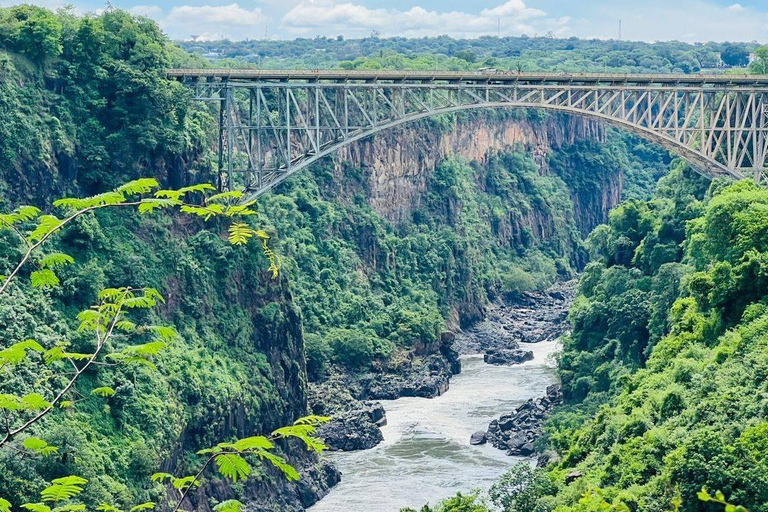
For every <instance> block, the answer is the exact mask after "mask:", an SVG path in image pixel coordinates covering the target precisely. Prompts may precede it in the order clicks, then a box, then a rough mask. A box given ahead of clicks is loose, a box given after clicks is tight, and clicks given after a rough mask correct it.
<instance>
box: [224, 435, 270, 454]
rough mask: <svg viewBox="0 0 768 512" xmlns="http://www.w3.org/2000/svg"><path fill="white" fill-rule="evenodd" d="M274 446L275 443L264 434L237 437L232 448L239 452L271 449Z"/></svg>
mask: <svg viewBox="0 0 768 512" xmlns="http://www.w3.org/2000/svg"><path fill="white" fill-rule="evenodd" d="M274 446H275V445H274V444H273V443H272V441H270V440H269V439H267V438H266V437H264V436H253V437H246V438H244V439H239V440H238V441H237V442H235V444H234V445H233V447H234V449H235V450H237V451H239V452H244V451H247V450H256V449H261V450H271V449H272V448H273V447H274Z"/></svg>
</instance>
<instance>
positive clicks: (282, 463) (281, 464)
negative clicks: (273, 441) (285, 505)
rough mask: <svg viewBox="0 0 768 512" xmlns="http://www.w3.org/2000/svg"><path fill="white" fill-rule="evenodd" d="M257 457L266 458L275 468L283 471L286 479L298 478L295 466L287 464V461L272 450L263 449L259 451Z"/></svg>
mask: <svg viewBox="0 0 768 512" xmlns="http://www.w3.org/2000/svg"><path fill="white" fill-rule="evenodd" d="M259 457H261V458H262V459H266V460H268V461H269V462H270V463H272V465H273V466H275V467H276V468H277V469H279V470H280V471H282V472H283V474H284V475H285V477H286V478H287V479H288V480H294V481H295V480H298V479H299V472H298V471H296V468H294V467H293V466H291V465H290V464H288V462H287V461H286V460H285V459H284V458H282V457H280V456H279V455H275V454H274V453H272V452H268V451H263V452H259Z"/></svg>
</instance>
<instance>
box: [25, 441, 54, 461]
mask: <svg viewBox="0 0 768 512" xmlns="http://www.w3.org/2000/svg"><path fill="white" fill-rule="evenodd" d="M23 444H24V448H26V449H27V450H31V451H33V452H35V453H37V454H40V455H43V456H46V457H47V456H48V455H53V454H54V453H56V452H58V451H59V448H58V446H51V445H49V444H48V442H47V441H45V440H43V439H40V438H38V437H28V438H26V439H25V440H24V443H23Z"/></svg>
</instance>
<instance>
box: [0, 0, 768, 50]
mask: <svg viewBox="0 0 768 512" xmlns="http://www.w3.org/2000/svg"><path fill="white" fill-rule="evenodd" d="M18 1H21V0H15V1H14V0H0V5H12V4H14V3H18ZM27 1H30V2H31V3H36V4H38V5H43V6H46V7H51V8H56V7H61V6H64V5H65V4H71V5H73V6H74V8H75V9H76V10H77V11H78V12H91V11H98V10H100V9H104V7H105V6H106V2H105V1H104V0H27ZM111 3H112V5H114V6H115V7H120V8H123V9H127V10H129V11H131V12H133V13H136V14H141V15H145V16H148V17H150V18H153V19H155V20H156V21H157V22H158V23H159V24H160V26H161V27H162V28H163V30H164V31H165V32H166V33H167V34H168V35H169V36H170V37H171V38H173V39H177V40H182V39H190V38H191V37H192V36H196V37H199V38H201V39H222V38H228V39H233V40H239V39H262V38H265V37H267V38H270V39H294V38H296V37H314V36H318V35H320V36H330V37H335V36H338V35H342V36H344V37H346V38H354V37H366V36H369V35H371V33H372V32H373V31H377V32H378V33H379V35H380V36H381V37H389V36H404V37H423V36H436V35H449V36H452V37H456V38H475V37H481V36H486V35H497V34H500V35H502V36H506V35H511V36H519V35H524V34H525V35H528V36H535V35H546V34H549V33H552V34H554V35H555V36H557V37H571V36H576V37H581V38H603V39H610V38H618V37H619V20H621V36H622V39H631V40H642V41H660V40H671V39H676V40H681V41H687V42H704V41H760V42H766V41H768V0H743V1H741V2H740V3H735V2H734V1H733V0H478V1H469V0H111Z"/></svg>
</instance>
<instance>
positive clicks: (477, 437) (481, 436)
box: [469, 430, 488, 446]
mask: <svg viewBox="0 0 768 512" xmlns="http://www.w3.org/2000/svg"><path fill="white" fill-rule="evenodd" d="M487 440H488V439H486V437H485V432H483V431H482V430H479V431H477V432H475V433H474V434H472V436H471V437H470V438H469V444H471V445H472V446H477V445H479V444H485V443H486V441H487Z"/></svg>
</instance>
